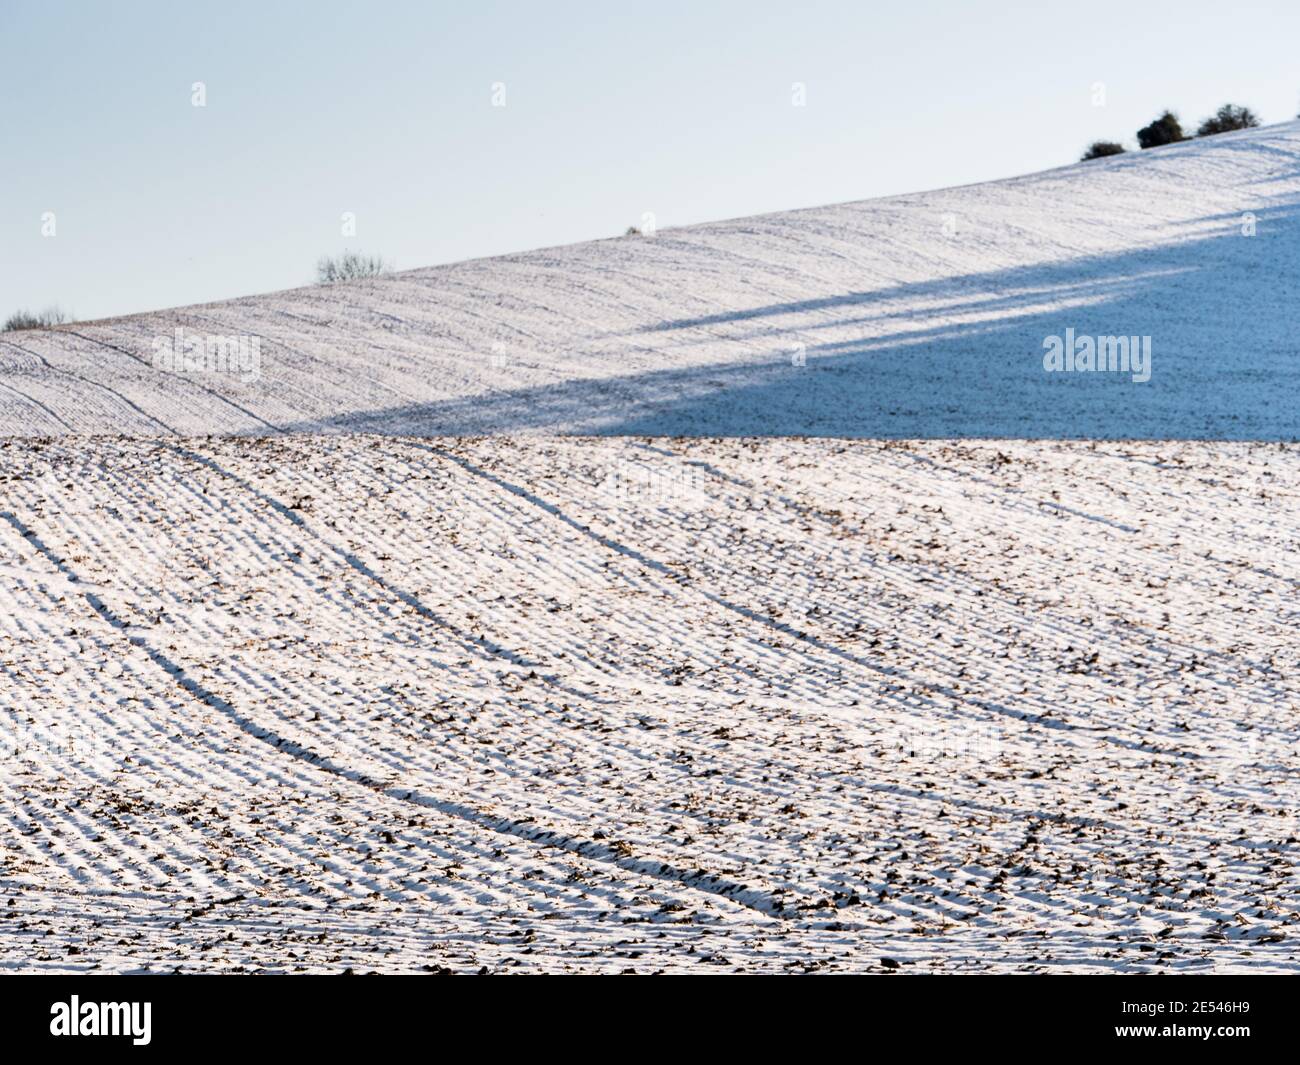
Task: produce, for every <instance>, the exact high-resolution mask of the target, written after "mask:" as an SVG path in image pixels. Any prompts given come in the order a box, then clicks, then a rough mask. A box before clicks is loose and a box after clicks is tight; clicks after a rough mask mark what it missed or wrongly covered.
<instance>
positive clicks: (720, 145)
mask: <svg viewBox="0 0 1300 1065" xmlns="http://www.w3.org/2000/svg"><path fill="white" fill-rule="evenodd" d="M471 8H472V10H468V9H471ZM0 39H2V40H3V41H4V42H5V46H4V52H5V59H4V62H3V63H2V64H0V107H2V108H3V110H4V114H3V120H2V121H0V316H7V315H8V314H9V313H10V312H11V311H13V310H15V309H17V308H19V307H26V308H30V309H36V308H39V307H43V306H46V305H48V304H52V303H57V304H60V305H61V306H63V307H64V308H65V309H67V310H70V311H72V312H74V313H75V314H76V315H77V316H78V317H80V318H91V317H100V316H104V315H110V314H119V313H125V312H129V311H136V310H148V309H152V308H159V307H167V306H173V305H178V304H183V303H193V302H198V301H202V300H211V299H220V298H224V297H228V296H236V295H243V294H247V293H253V292H263V291H269V290H273V289H278V288H287V287H293V286H296V285H300V284H305V283H307V282H309V281H311V280H312V275H313V269H314V264H315V262H316V259H317V258H318V257H319V256H320V255H322V254H324V253H327V252H336V251H339V250H342V249H343V248H345V247H352V248H357V249H359V250H363V251H368V252H375V253H379V254H382V255H384V256H385V257H387V258H388V259H389V260H390V261H392V262H393V263H395V265H396V266H397V267H398V268H401V269H406V268H412V267H417V266H426V265H429V264H432V263H439V262H452V261H455V260H458V259H464V258H470V257H475V256H482V255H492V254H497V253H501V252H507V251H518V250H522V249H525V248H532V247H539V246H544V245H549V244H561V243H568V242H571V241H577V240H585V239H589V238H593V237H605V236H613V235H616V234H619V233H621V232H622V231H623V230H624V229H626V228H627V226H629V225H632V224H636V223H637V222H638V221H639V219H640V217H641V215H642V212H644V211H653V212H654V213H655V216H656V219H657V222H658V225H659V226H660V227H666V226H673V225H682V224H686V223H690V222H698V221H704V220H707V219H714V218H727V217H734V216H737V215H746V214H753V213H756V212H761V211H771V210H780V209H783V208H791V207H801V206H812V205H816V204H824V203H833V202H839V201H845V200H856V199H863V198H866V197H870V196H879V195H885V194H889V193H896V192H911V191H916V190H920V189H925V188H936V187H941V186H945V185H956V184H963V183H966V182H972V181H980V180H984V179H988V178H996V177H1002V176H1006V175H1011V174H1018V173H1024V172H1028V171H1032V170H1041V169H1044V168H1046V167H1051V166H1057V165H1061V164H1064V163H1069V162H1072V161H1074V160H1075V159H1076V158H1077V157H1078V155H1079V153H1080V151H1081V150H1082V149H1083V147H1084V146H1085V145H1086V144H1087V143H1088V142H1089V141H1091V140H1094V139H1097V138H1099V137H1106V138H1114V139H1122V140H1124V141H1125V142H1127V143H1128V144H1129V145H1130V146H1131V147H1133V146H1135V145H1133V140H1134V137H1133V134H1134V131H1135V130H1136V129H1137V128H1138V126H1140V125H1142V124H1144V123H1145V122H1146V121H1147V120H1149V119H1150V118H1151V117H1153V116H1154V115H1155V114H1156V113H1157V112H1158V111H1159V110H1160V109H1161V108H1163V107H1165V106H1169V107H1172V108H1174V109H1175V110H1177V111H1178V112H1179V113H1180V114H1181V115H1182V117H1183V119H1184V124H1185V125H1195V123H1197V122H1198V121H1199V120H1200V119H1201V118H1202V117H1204V116H1205V115H1207V114H1209V113H1210V112H1212V111H1213V110H1214V109H1215V108H1216V107H1217V106H1218V105H1219V104H1221V103H1223V102H1225V101H1233V102H1238V103H1244V104H1247V105H1249V106H1250V107H1252V108H1254V109H1255V110H1256V111H1257V112H1258V113H1259V114H1260V115H1261V116H1262V117H1263V119H1264V121H1265V122H1281V121H1286V120H1289V119H1291V118H1293V117H1294V116H1295V115H1296V112H1297V110H1298V109H1300V106H1298V105H1300V67H1297V64H1296V61H1295V56H1296V42H1297V41H1300V5H1297V4H1295V3H1294V0H1259V2H1252V0H1240V2H1234V3H1232V4H1225V3H1223V2H1221V0H1220V2H1200V0H1186V2H1180V3H1175V2H1145V0H1144V2H1141V3H1135V2H1134V0H1121V2H1112V0H1087V2H1069V3H1065V2H1054V0H1039V2H1001V3H992V2H990V3H983V4H975V3H959V2H957V0H911V2H908V3H901V4H900V3H889V4H884V3H880V4H875V3H865V2H857V3H851V2H838V3H830V2H826V3H818V2H792V0H784V2H780V3H771V2H766V0H746V2H735V3H721V2H719V3H709V2H707V0H696V2H693V3H692V2H661V3H655V4H636V5H633V4H624V3H612V2H608V0H607V2H604V3H577V2H563V0H553V2H549V3H545V4H543V3H475V4H472V5H470V4H456V5H451V4H436V3H415V2H410V3H408V2H397V0H393V2H383V0H379V2H375V3H367V4H362V3H352V4H345V3H329V2H325V0H315V2H302V3H287V2H276V0H262V2H251V3H244V2H223V3H220V4H202V5H199V4H192V3H191V4H180V3H145V2H132V0H125V2H122V3H118V4H113V5H111V6H110V5H108V4H104V3H91V2H86V3H64V2H58V0H39V2H36V0H2V3H0ZM196 81H202V82H204V83H205V85H206V89H207V106H206V107H204V108H195V107H193V106H191V85H192V83H194V82H196ZM494 82H504V83H505V86H506V106H505V107H504V108H499V107H493V106H492V85H493V83H494ZM794 82H803V83H805V84H806V85H807V105H806V106H805V107H802V108H797V107H793V106H792V104H791V85H792V83H794ZM1096 82H1103V83H1105V87H1106V105H1105V106H1103V107H1096V106H1094V105H1093V98H1092V96H1093V85H1094V83H1096ZM46 211H53V212H55V215H56V219H57V235H56V236H55V237H52V238H50V237H43V236H42V234H41V216H42V214H43V212H46ZM344 211H352V212H355V214H356V216H357V236H356V237H355V238H350V239H345V238H344V237H342V236H341V235H340V214H341V213H342V212H344Z"/></svg>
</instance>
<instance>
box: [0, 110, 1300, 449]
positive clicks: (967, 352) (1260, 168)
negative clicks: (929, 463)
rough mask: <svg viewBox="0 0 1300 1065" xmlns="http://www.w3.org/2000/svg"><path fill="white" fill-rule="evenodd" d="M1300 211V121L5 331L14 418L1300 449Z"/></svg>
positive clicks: (82, 428)
mask: <svg viewBox="0 0 1300 1065" xmlns="http://www.w3.org/2000/svg"><path fill="white" fill-rule="evenodd" d="M1298 207H1300V123H1295V122H1292V123H1286V124H1283V125H1279V126H1272V127H1268V128H1266V129H1262V130H1248V131H1243V132H1241V133H1234V134H1225V135H1223V136H1219V137H1214V138H1210V139H1208V140H1206V141H1201V142H1193V143H1190V144H1186V145H1176V146H1172V147H1169V148H1162V149H1158V150H1156V151H1153V152H1144V153H1140V154H1139V153H1135V154H1130V155H1126V156H1118V157H1114V158H1112V159H1107V160H1100V161H1097V162H1093V163H1087V164H1084V165H1080V166H1073V167H1066V168H1063V169H1060V170H1054V171H1048V172H1046V173H1042V174H1034V175H1030V176H1028V177H1023V178H1017V179H1014V180H1009V181H999V182H993V183H991V184H985V185H972V186H968V187H965V188H958V189H950V190H945V191H940V192H930V193H922V194H918V195H914V196H898V197H892V198H889V199H883V200H872V201H866V202H862V203H850V204H843V205H840V206H835V207H826V208H819V209H815V210H807V211H793V212H786V213H783V214H774V215H767V216H764V217H760V218H746V219H740V220H736V221H730V222H718V223H712V224H708V225H697V226H690V227H686V228H682V229H665V230H662V231H660V232H659V233H658V234H657V235H655V236H653V237H642V238H622V239H615V240H606V241H598V242H595V243H589V244H577V245H572V246H570V247H563V248H551V249H546V250H542V251H534V252H527V253H524V254H520V255H510V256H505V257H503V258H497V259H485V260H480V261H476V262H466V263H458V264H455V265H451V266H439V267H432V268H429V269H424V270H413V271H410V272H406V273H402V274H398V275H396V276H395V277H392V278H389V279H385V280H380V281H373V282H362V283H345V284H338V285H333V286H314V287H310V288H303V289H297V290H295V291H291V292H282V293H276V294H272V295H262V296H252V297H249V298H246V299H240V300H234V301H231V302H226V303H218V304H211V305H208V306H200V307H190V308H184V309H181V310H175V311H163V312H159V313H156V314H147V315H137V316H133V317H130V318H122V319H117V320H114V321H109V322H103V323H97V324H94V323H92V324H85V325H73V326H68V327H64V328H61V329H58V330H56V331H53V332H32V333H23V334H8V335H0V435H3V434H6V433H21V434H35V435H50V434H56V433H66V432H94V433H110V434H111V433H128V434H133V435H139V434H149V435H156V434H159V433H163V434H168V435H171V434H173V433H177V434H182V435H190V436H193V435H203V434H206V433H241V434H258V435H262V434H273V433H276V432H280V431H292V430H299V431H310V432H333V431H338V430H363V431H369V432H378V433H402V434H415V435H424V436H436V435H448V434H452V435H456V434H464V433H485V432H494V433H500V432H510V433H520V432H564V433H569V432H585V433H600V434H605V433H609V434H636V435H640V434H654V435H660V434H668V435H674V434H677V435H701V434H702V435H713V436H734V435H795V434H808V435H817V436H836V437H858V438H864V437H877V438H878V437H894V438H898V437H904V438H911V437H925V438H951V437H970V436H980V437H1021V438H1023V437H1040V438H1041V437H1048V438H1098V437H1110V438H1115V437H1140V438H1147V439H1168V438H1195V439H1247V440H1249V439H1253V440H1295V439H1298V438H1300V405H1297V403H1296V401H1295V400H1296V396H1297V395H1300V360H1298V353H1300V340H1298V339H1297V337H1298V335H1300V333H1298V330H1297V321H1296V299H1297V292H1300V213H1298ZM1252 219H1253V223H1252ZM1252 225H1253V233H1254V235H1253V236H1247V235H1246V233H1247V232H1250V231H1252ZM376 250H382V249H376ZM178 328H179V329H182V330H183V331H184V332H185V334H188V335H189V336H191V337H194V336H207V335H215V336H248V337H250V338H251V337H260V338H262V340H261V344H262V352H261V359H260V363H261V365H260V377H259V378H258V379H257V380H251V381H241V380H240V379H239V378H238V377H237V376H236V375H231V374H208V375H202V374H198V375H188V376H187V375H175V374H166V373H159V372H157V371H155V370H154V368H153V366H152V359H153V344H154V341H155V340H156V339H158V338H170V337H173V336H174V333H175V330H176V329H178ZM1066 329H1074V330H1075V333H1076V334H1078V335H1090V336H1111V335H1123V336H1133V335H1137V336H1141V335H1149V336H1150V337H1151V338H1152V376H1151V380H1150V381H1148V382H1146V383H1144V384H1135V383H1133V382H1131V381H1130V380H1128V379H1127V378H1124V377H1121V375H1118V374H1114V373H1105V374H1096V373H1093V374H1064V373H1058V374H1047V373H1044V371H1043V367H1042V356H1043V341H1044V338H1045V337H1047V336H1049V335H1058V336H1059V335H1063V334H1064V331H1065V330H1066ZM796 356H797V357H799V358H802V359H804V360H806V364H805V365H804V366H802V367H798V366H794V365H792V361H793V360H794V359H795V357H796Z"/></svg>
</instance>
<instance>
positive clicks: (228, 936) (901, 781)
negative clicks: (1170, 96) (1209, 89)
mask: <svg viewBox="0 0 1300 1065" xmlns="http://www.w3.org/2000/svg"><path fill="white" fill-rule="evenodd" d="M1298 163H1300V124H1295V123H1292V124H1287V125H1283V126H1276V127H1271V128H1268V129H1264V130H1257V131H1248V132H1246V133H1242V134H1231V135H1225V136H1223V137H1217V138H1213V139H1212V140H1209V141H1206V142H1198V143H1193V144H1190V145H1185V146H1179V147H1175V148H1170V149H1162V150H1158V151H1154V152H1148V153H1144V154H1142V155H1141V156H1136V155H1134V156H1125V157H1120V158H1116V159H1111V160H1104V161H1100V162H1097V163H1091V164H1085V165H1082V166H1077V167H1070V168H1065V169H1062V170H1058V171H1052V172H1049V173H1045V174H1039V175H1033V176H1030V177H1026V178H1021V179H1016V180H1012V181H1004V182H997V183H994V184H990V185H982V186H972V187H969V188H962V189H953V190H947V191H942V192H935V193H926V194H922V195H917V196H909V197H896V198H892V199H887V200H879V201H872V202H868V203H859V204H848V205H843V206H838V207H830V208H825V209H819V210H811V211H801V212H792V213H787V214H780V215H771V216H767V217H763V218H754V219H744V220H739V221H732V222H723V223H717V224H711V225H702V226H693V227H689V228H686V229H679V230H665V231H662V232H660V233H658V234H657V235H655V236H653V237H642V238H626V239H617V240H610V241H603V242H597V243H594V244H585V245H575V246H573V247H567V248H558V249H549V250H544V251H537V252H530V253H526V254H521V255H514V256H508V257H504V258H500V259H493V260H484V261H480V262H469V263H461V264H457V265H453V266H443V267H435V268H430V269H426V270H416V271H411V272H408V273H403V274H400V275H397V276H395V277H392V278H387V279H382V280H376V281H368V282H361V283H355V284H342V285H334V286H318V287H313V288H306V289H300V290H297V291H293V292H284V293H278V294H273V295H269V296H255V297H249V298H247V299H242V300H235V301H231V302H226V303H220V304H212V305H209V306H204V307H192V308H184V309H180V310H174V311H164V312H159V313H156V314H149V315H137V316H133V317H129V318H122V319H118V320H114V321H109V322H101V323H85V324H78V325H72V326H68V327H64V328H59V329H56V330H52V331H36V332H25V333H10V334H0V968H9V969H35V970H40V971H65V970H86V969H95V970H100V971H117V970H126V971H139V970H152V971H158V970H172V969H176V968H179V969H182V970H188V971H193V970H218V971H227V970H244V971H248V970H277V971H298V970H313V971H317V970H320V971H333V972H338V971H343V970H346V969H352V970H354V971H357V972H365V971H371V970H381V971H409V970H416V971H419V970H423V969H429V970H431V971H440V970H442V969H451V970H455V971H478V970H480V969H481V968H484V967H486V968H487V969H488V970H489V971H510V970H515V969H519V970H528V969H545V970H604V971H621V970H624V969H636V970H638V971H656V970H661V969H666V970H687V971H709V970H715V969H733V970H743V971H753V970H791V971H800V970H840V969H882V970H883V969H894V968H897V969H901V971H904V972H918V971H930V970H943V971H980V970H996V971H1036V970H1051V971H1063V970H1071V971H1077V970H1096V969H1106V970H1118V971H1134V970H1152V969H1161V970H1168V971H1188V972H1205V971H1223V970H1231V969H1251V970H1254V971H1277V970H1300V939H1298V938H1297V935H1300V932H1298V931H1297V929H1298V928H1300V925H1298V924H1297V922H1298V921H1300V902H1297V899H1298V898H1300V891H1298V890H1297V889H1298V887H1300V885H1298V884H1297V877H1296V873H1295V859H1296V855H1297V850H1298V848H1300V842H1298V838H1300V822H1298V818H1297V812H1298V811H1300V796H1298V795H1297V792H1296V785H1295V774H1296V756H1297V751H1296V745H1297V740H1298V738H1300V720H1298V713H1300V672H1298V670H1297V666H1298V665H1300V661H1298V660H1300V644H1297V640H1296V638H1295V632H1296V628H1297V622H1300V611H1298V610H1297V606H1296V604H1297V602H1298V601H1300V599H1298V597H1297V591H1298V589H1300V561H1298V559H1300V551H1298V550H1297V548H1298V547H1300V544H1298V543H1297V535H1298V534H1297V529H1300V444H1297V443H1295V440H1296V438H1297V436H1300V429H1298V426H1300V404H1297V397H1298V396H1300V388H1298V387H1297V386H1298V385H1300V380H1298V377H1297V370H1298V367H1300V362H1298V361H1297V360H1298V343H1297V340H1296V336H1297V331H1296V321H1297V319H1296V310H1295V307H1296V302H1295V301H1296V293H1297V290H1298V289H1297V281H1300V215H1298V214H1297V210H1296V208H1297V205H1298V204H1300V165H1297V164H1298ZM1251 232H1253V235H1248V234H1249V233H1251ZM178 328H180V329H182V330H183V331H184V332H185V333H186V334H189V335H191V336H192V335H207V334H212V335H217V336H227V337H228V336H245V337H257V338H260V340H259V342H260V343H261V345H262V347H261V356H260V362H259V364H258V366H257V370H258V375H257V379H256V380H248V381H241V380H239V379H238V377H237V376H235V375H232V374H229V373H207V374H204V373H186V374H175V373H167V372H162V371H160V370H157V369H155V368H154V367H153V365H152V348H153V344H154V341H155V340H156V339H157V338H159V337H172V336H174V331H175V330H176V329H178ZM1067 329H1073V330H1074V331H1075V332H1076V334H1081V335H1082V334H1091V335H1135V334H1149V335H1150V336H1151V337H1152V341H1153V363H1152V376H1151V380H1150V381H1149V382H1147V383H1144V384H1141V383H1134V382H1131V381H1129V380H1121V379H1119V378H1118V377H1117V375H1114V374H1109V375H1107V374H1091V375H1089V374H1057V375H1050V374H1046V373H1044V372H1043V369H1042V361H1041V360H1042V354H1043V340H1044V338H1045V337H1046V336H1048V335H1052V334H1057V335H1060V334H1063V333H1064V332H1065V331H1066V330H1067ZM792 356H797V357H793V358H792ZM470 434H476V435H470ZM575 434H577V435H575ZM584 434H585V435H584ZM1125 437H1138V438H1149V441H1148V442H1132V441H1123V440H1121V439H1119V438H1125ZM963 438H964V439H963ZM975 438H994V439H975ZM997 438H1005V439H997ZM1014 438H1021V439H1019V440H1018V441H1017V440H1016V439H1014ZM1026 438H1029V439H1026ZM1088 438H1092V439H1088ZM885 959H888V962H886V960H885Z"/></svg>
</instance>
